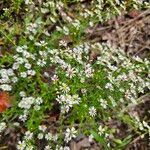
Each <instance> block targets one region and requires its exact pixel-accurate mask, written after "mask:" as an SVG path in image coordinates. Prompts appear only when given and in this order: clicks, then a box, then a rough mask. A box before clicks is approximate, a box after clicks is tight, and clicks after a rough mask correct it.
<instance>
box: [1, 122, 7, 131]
mask: <svg viewBox="0 0 150 150" xmlns="http://www.w3.org/2000/svg"><path fill="white" fill-rule="evenodd" d="M6 127H7V126H6V123H5V122H1V123H0V133H1V132H2V131H3V130H5V129H6Z"/></svg>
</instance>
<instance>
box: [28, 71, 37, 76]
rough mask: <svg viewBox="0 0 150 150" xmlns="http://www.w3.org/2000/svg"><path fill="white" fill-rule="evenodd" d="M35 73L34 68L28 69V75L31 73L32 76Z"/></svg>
mask: <svg viewBox="0 0 150 150" xmlns="http://www.w3.org/2000/svg"><path fill="white" fill-rule="evenodd" d="M35 73H36V72H35V71H34V70H28V71H27V74H28V75H31V76H34V75H35Z"/></svg>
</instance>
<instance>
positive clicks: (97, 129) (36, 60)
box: [0, 0, 150, 150]
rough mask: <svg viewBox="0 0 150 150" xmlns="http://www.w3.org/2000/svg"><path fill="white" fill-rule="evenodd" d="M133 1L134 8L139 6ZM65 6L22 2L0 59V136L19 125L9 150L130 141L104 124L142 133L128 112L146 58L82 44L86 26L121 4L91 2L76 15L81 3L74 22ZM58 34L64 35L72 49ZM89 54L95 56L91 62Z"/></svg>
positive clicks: (145, 79)
mask: <svg viewBox="0 0 150 150" xmlns="http://www.w3.org/2000/svg"><path fill="white" fill-rule="evenodd" d="M20 2H21V1H20ZM74 2H75V3H79V4H80V2H81V1H74ZM133 2H134V3H133V5H134V6H137V7H145V5H146V4H145V3H144V4H143V5H144V6H143V5H142V4H139V3H138V4H137V2H136V1H133ZM70 3H72V1H69V2H68V3H67V1H58V2H55V1H45V2H43V3H42V4H39V7H37V6H36V4H35V3H34V1H32V0H29V1H28V0H26V1H25V4H24V5H25V8H26V9H27V10H28V11H27V15H26V17H25V21H24V23H25V26H24V27H23V29H24V30H23V31H22V34H23V36H21V37H20V40H19V42H18V43H16V44H15V45H13V50H12V51H13V52H12V53H5V55H4V56H2V57H1V58H0V66H1V68H0V91H3V92H9V94H10V95H11V107H10V108H9V109H7V110H6V111H5V112H3V113H2V114H1V116H0V119H1V121H0V134H1V137H0V138H1V139H2V136H3V135H5V130H6V129H7V128H8V127H11V126H12V124H15V125H17V127H16V128H23V131H22V132H23V133H21V134H22V136H21V137H20V139H19V140H17V143H16V148H17V149H20V150H24V149H30V150H31V149H38V148H39V147H38V146H37V143H40V142H42V141H45V145H44V148H43V147H42V148H43V149H45V150H46V149H48V150H50V149H59V150H61V149H62V150H66V149H67V150H69V142H71V140H73V139H75V138H77V137H78V136H79V135H80V134H83V135H85V136H88V137H89V139H94V140H96V141H97V142H99V143H100V144H101V145H102V146H103V148H104V149H114V148H116V149H117V148H118V149H119V148H123V147H124V146H126V145H127V144H128V143H129V142H130V141H131V140H132V138H133V137H132V136H129V135H126V137H123V139H120V140H119V139H118V137H117V136H116V133H117V128H116V127H113V128H112V127H111V126H109V123H110V121H111V120H112V119H114V120H118V121H119V122H121V123H123V124H125V125H126V126H127V127H128V128H129V129H130V132H129V134H130V133H131V132H134V133H135V134H138V135H139V136H143V137H144V136H147V135H148V134H150V126H149V124H148V123H147V122H146V121H147V120H146V118H140V117H139V116H138V115H136V114H135V115H133V114H130V111H129V110H128V109H129V108H130V106H132V105H138V104H139V103H141V101H140V99H139V95H142V94H145V93H146V92H147V91H148V90H150V76H149V68H150V62H149V60H148V59H146V58H145V59H141V58H139V57H129V56H126V54H125V52H124V51H123V50H122V49H120V48H114V47H112V46H111V45H109V44H107V43H100V42H90V41H87V40H86V39H84V30H85V29H86V27H88V26H89V25H90V26H93V25H94V24H95V23H97V21H101V22H103V21H105V20H108V19H110V18H111V17H112V15H118V14H119V13H120V11H121V9H122V8H123V9H126V8H125V6H126V5H125V4H124V3H121V4H120V5H119V4H118V3H119V2H118V1H115V2H113V1H112V0H110V1H108V2H107V3H108V4H107V5H109V6H110V7H108V8H107V9H106V10H107V11H103V10H104V8H105V5H104V4H105V3H104V2H103V1H99V0H97V1H96V2H95V1H92V2H91V3H90V5H89V6H88V7H87V8H86V9H84V10H83V12H82V9H81V8H84V7H85V6H84V5H79V7H77V9H79V10H81V12H80V15H79V14H77V15H78V17H76V18H74V15H72V17H71V16H69V15H68V14H67V10H69V7H67V5H68V4H70ZM107 5H106V6H107ZM146 6H147V5H146ZM18 7H19V6H18ZM33 11H34V12H33ZM76 11H77V10H76ZM57 12H59V13H57ZM77 12H78V11H77ZM111 12H113V13H111ZM44 15H45V16H46V18H44ZM60 16H61V17H62V18H61V19H62V20H63V21H62V22H63V23H61V22H60ZM3 17H5V16H3ZM85 18H86V20H85ZM95 18H96V19H95ZM97 18H98V20H97ZM56 22H57V25H56ZM89 22H90V23H89ZM53 24H55V31H53V32H51V33H50V32H49V31H48V29H47V28H46V26H47V25H49V26H51V25H53ZM64 36H69V38H70V39H71V43H72V44H68V41H65V40H64V39H63V37H64ZM61 39H62V40H61ZM95 50H96V51H98V53H99V55H98V56H97V58H96V59H91V58H90V53H91V51H95ZM53 113H54V115H56V116H57V117H56V119H55V121H54V122H51V121H49V120H48V119H47V118H51V114H53ZM53 124H54V126H56V127H57V128H54V127H52V125H53Z"/></svg>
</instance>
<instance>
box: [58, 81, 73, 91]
mask: <svg viewBox="0 0 150 150" xmlns="http://www.w3.org/2000/svg"><path fill="white" fill-rule="evenodd" d="M59 89H60V90H61V91H62V92H64V93H68V92H69V91H70V88H69V86H68V85H67V84H65V83H62V84H61V86H60V88H59Z"/></svg>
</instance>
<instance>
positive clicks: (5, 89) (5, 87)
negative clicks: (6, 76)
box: [0, 84, 12, 91]
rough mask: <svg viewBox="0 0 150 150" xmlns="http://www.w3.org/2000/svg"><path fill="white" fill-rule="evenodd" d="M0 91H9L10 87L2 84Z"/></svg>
mask: <svg viewBox="0 0 150 150" xmlns="http://www.w3.org/2000/svg"><path fill="white" fill-rule="evenodd" d="M0 89H2V90H3V91H11V90H12V86H11V85H8V84H2V85H0Z"/></svg>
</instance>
